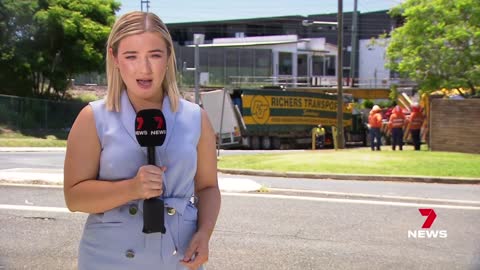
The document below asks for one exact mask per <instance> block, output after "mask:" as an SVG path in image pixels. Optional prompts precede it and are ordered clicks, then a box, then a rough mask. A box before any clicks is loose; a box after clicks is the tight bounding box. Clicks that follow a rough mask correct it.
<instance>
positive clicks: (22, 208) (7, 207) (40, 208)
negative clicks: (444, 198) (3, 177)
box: [0, 192, 480, 213]
mask: <svg viewBox="0 0 480 270" xmlns="http://www.w3.org/2000/svg"><path fill="white" fill-rule="evenodd" d="M222 196H233V197H256V198H264V199H265V198H267V199H277V200H278V199H280V200H299V201H312V202H326V203H351V204H367V205H384V206H400V207H417V208H421V207H423V208H444V209H461V210H480V206H466V205H465V206H462V205H444V204H423V203H406V202H388V201H373V200H357V199H338V198H337V199H336V198H318V197H308V196H289V195H273V194H264V193H259V194H255V193H235V192H222ZM0 210H20V211H39V212H57V213H72V212H70V210H68V209H67V208H64V207H50V206H30V205H11V204H0Z"/></svg>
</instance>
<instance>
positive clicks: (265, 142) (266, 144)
mask: <svg viewBox="0 0 480 270" xmlns="http://www.w3.org/2000/svg"><path fill="white" fill-rule="evenodd" d="M271 148H272V141H271V140H270V137H268V136H263V137H262V149H265V150H269V149H271Z"/></svg>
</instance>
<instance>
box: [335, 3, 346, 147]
mask: <svg viewBox="0 0 480 270" xmlns="http://www.w3.org/2000/svg"><path fill="white" fill-rule="evenodd" d="M337 26H338V28H337V46H338V47H337V87H338V88H337V146H338V148H339V149H343V148H345V145H344V142H345V141H344V134H343V133H344V132H343V0H338V14H337Z"/></svg>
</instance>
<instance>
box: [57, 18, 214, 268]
mask: <svg viewBox="0 0 480 270" xmlns="http://www.w3.org/2000/svg"><path fill="white" fill-rule="evenodd" d="M107 77H108V92H107V97H106V98H105V99H103V100H99V101H95V102H91V103H90V104H89V105H88V106H86V107H85V108H84V109H83V110H82V111H81V112H80V113H79V115H78V117H77V119H76V120H75V123H74V124H73V127H72V129H71V131H70V134H69V137H68V143H67V152H66V157H65V167H64V194H65V200H66V203H67V206H68V208H69V209H70V210H71V211H79V212H85V213H89V216H88V218H87V221H86V224H85V227H84V231H83V235H82V239H81V241H80V247H79V257H78V269H79V270H86V269H102V270H103V269H105V270H106V269H116V270H117V269H129V270H130V269H185V268H188V269H202V265H203V264H204V263H205V262H206V261H207V260H208V253H209V247H208V244H209V240H210V236H211V234H212V232H213V229H214V226H215V223H216V220H217V216H218V213H219V209H220V192H219V189H218V182H217V166H216V165H217V164H216V153H215V135H214V132H213V129H212V127H211V124H210V121H209V120H208V117H207V114H206V113H205V111H203V110H202V109H201V108H200V107H199V106H198V105H196V104H193V103H190V102H187V101H185V100H184V99H182V98H181V97H180V94H179V91H178V88H177V84H176V76H175V53H174V51H173V43H172V40H171V37H170V34H169V32H168V30H167V28H166V26H165V25H164V24H163V22H162V21H161V20H160V18H158V17H157V16H156V15H154V14H152V13H145V12H131V13H128V14H125V15H123V16H122V17H120V18H119V19H118V20H117V21H116V22H115V24H114V25H113V28H112V31H111V33H110V36H109V39H108V44H107ZM143 109H160V110H162V112H163V114H164V116H165V121H166V127H167V134H166V138H165V142H164V144H163V145H162V146H159V147H157V148H156V150H155V152H156V163H155V164H157V165H158V166H154V165H146V164H147V153H146V149H145V148H143V147H141V146H140V145H139V143H138V142H137V140H136V136H135V130H134V128H135V126H134V124H135V117H136V112H138V111H140V110H143ZM157 196H162V198H163V200H164V202H165V209H163V211H164V213H163V214H164V216H165V227H166V229H167V230H166V233H165V234H161V233H151V234H145V233H143V232H142V226H143V212H142V209H143V200H144V199H148V198H153V197H157Z"/></svg>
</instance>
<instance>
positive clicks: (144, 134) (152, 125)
mask: <svg viewBox="0 0 480 270" xmlns="http://www.w3.org/2000/svg"><path fill="white" fill-rule="evenodd" d="M166 135H167V124H166V122H165V117H164V116H163V113H162V111H161V110H157V109H148V110H141V111H139V112H138V113H137V117H136V118H135V136H136V137H137V141H138V143H139V144H140V145H141V146H142V147H147V150H148V164H149V165H155V146H161V145H162V144H163V142H164V141H165V137H166ZM143 232H144V233H156V232H161V233H165V232H166V228H165V216H164V202H163V200H161V199H159V198H150V199H146V200H145V201H144V202H143Z"/></svg>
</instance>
